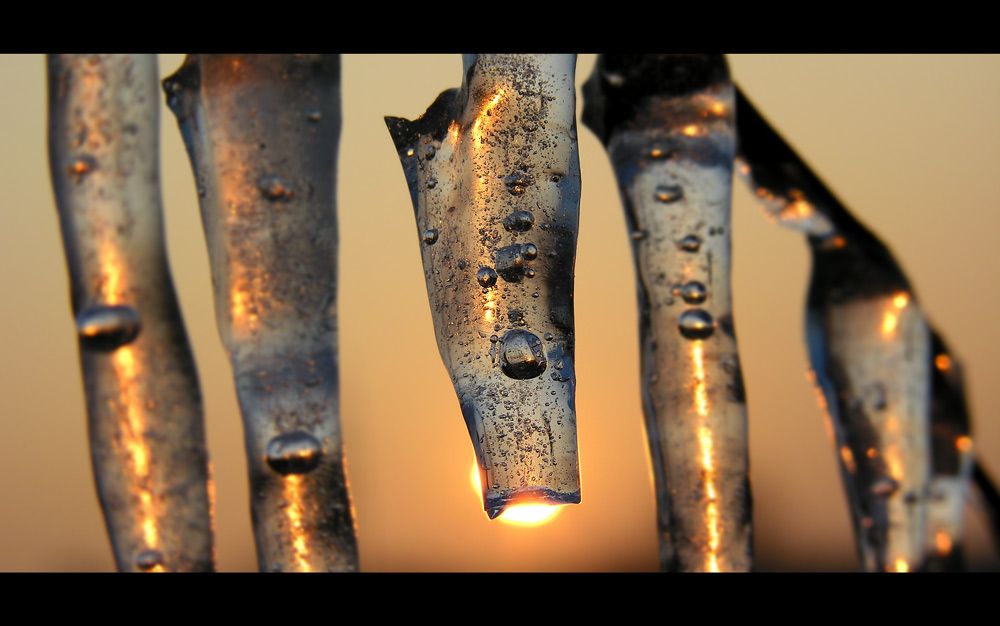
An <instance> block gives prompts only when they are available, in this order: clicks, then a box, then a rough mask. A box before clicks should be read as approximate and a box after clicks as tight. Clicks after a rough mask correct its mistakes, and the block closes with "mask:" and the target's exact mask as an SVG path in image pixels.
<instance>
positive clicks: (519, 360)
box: [500, 329, 547, 380]
mask: <svg viewBox="0 0 1000 626" xmlns="http://www.w3.org/2000/svg"><path fill="white" fill-rule="evenodd" d="M500 341H501V345H502V348H501V351H500V368H501V369H502V370H503V373H504V374H506V375H507V376H509V377H510V378H513V379H515V380H525V379H528V378H535V377H536V376H541V375H542V372H544V371H545V367H546V365H547V362H546V359H545V351H544V350H543V349H542V340H541V339H539V338H538V336H537V335H535V334H533V333H530V332H528V331H526V330H520V329H515V330H511V331H507V333H506V334H505V335H504V336H503V339H501V340H500Z"/></svg>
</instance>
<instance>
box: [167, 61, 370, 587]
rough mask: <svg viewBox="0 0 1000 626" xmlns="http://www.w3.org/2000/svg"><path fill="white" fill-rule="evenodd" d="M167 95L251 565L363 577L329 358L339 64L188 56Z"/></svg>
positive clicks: (335, 375) (333, 348) (333, 339)
mask: <svg viewBox="0 0 1000 626" xmlns="http://www.w3.org/2000/svg"><path fill="white" fill-rule="evenodd" d="M163 87H164V90H165V91H166V93H167V101H168V104H169V105H170V108H171V110H173V112H174V114H175V115H176V116H177V120H178V123H179V125H180V129H181V134H182V135H183V136H184V141H185V144H186V146H187V150H188V155H189V157H190V158H191V164H192V168H193V169H194V173H195V177H196V179H197V180H199V181H202V184H201V187H202V189H204V194H199V195H200V196H201V198H200V202H201V214H202V221H203V223H204V227H205V238H206V240H207V242H208V252H209V257H210V259H211V264H212V282H213V285H214V287H215V312H216V320H217V323H218V327H219V333H220V335H221V336H222V341H223V344H224V345H225V347H226V349H227V350H228V351H229V355H230V360H231V363H232V367H233V373H234V375H235V378H236V391H237V394H238V396H239V402H240V410H241V412H242V413H243V423H244V429H245V433H246V447H247V456H248V458H249V463H248V465H249V471H250V485H251V494H252V508H253V520H254V531H255V534H256V538H257V558H258V562H259V564H260V568H261V569H262V570H266V571H353V570H356V569H357V567H358V554H357V542H356V539H355V536H354V522H353V513H352V511H351V502H350V497H349V494H348V489H347V479H346V476H345V473H344V462H343V452H342V444H341V436H340V419H339V400H340V397H339V371H338V362H337V308H336V293H337V265H336V261H337V221H336V213H335V205H334V200H335V193H336V179H335V172H336V156H337V142H338V140H339V137H340V59H339V57H337V56H327V55H237V54H224V55H198V56H195V55H191V56H188V58H187V59H186V60H185V62H184V65H183V66H182V67H181V69H180V70H178V71H177V73H175V74H174V75H173V76H171V77H169V78H167V79H166V80H165V81H164V82H163Z"/></svg>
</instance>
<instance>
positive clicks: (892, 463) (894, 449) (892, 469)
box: [885, 445, 903, 480]
mask: <svg viewBox="0 0 1000 626" xmlns="http://www.w3.org/2000/svg"><path fill="white" fill-rule="evenodd" d="M885 463H886V465H888V466H889V475H890V476H892V477H893V478H895V479H896V480H903V462H902V460H901V459H900V455H899V447H898V446H895V445H889V446H886V447H885Z"/></svg>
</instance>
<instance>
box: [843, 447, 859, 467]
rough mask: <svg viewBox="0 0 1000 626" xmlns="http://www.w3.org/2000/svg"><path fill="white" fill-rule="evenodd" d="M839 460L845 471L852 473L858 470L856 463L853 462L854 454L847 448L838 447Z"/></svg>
mask: <svg viewBox="0 0 1000 626" xmlns="http://www.w3.org/2000/svg"><path fill="white" fill-rule="evenodd" d="M840 458H841V459H842V460H843V461H844V467H846V468H847V471H848V472H850V473H852V474H853V473H854V472H856V471H857V469H858V465H857V463H855V462H854V453H853V452H851V449H850V448H848V447H847V446H840Z"/></svg>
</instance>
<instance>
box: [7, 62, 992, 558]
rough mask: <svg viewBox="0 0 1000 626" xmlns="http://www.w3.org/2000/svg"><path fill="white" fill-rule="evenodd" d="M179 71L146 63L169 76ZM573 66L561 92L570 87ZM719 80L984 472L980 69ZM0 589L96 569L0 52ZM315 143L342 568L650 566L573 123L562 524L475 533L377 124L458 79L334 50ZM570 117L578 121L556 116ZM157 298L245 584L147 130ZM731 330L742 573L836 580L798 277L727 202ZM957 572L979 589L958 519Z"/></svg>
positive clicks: (453, 408)
mask: <svg viewBox="0 0 1000 626" xmlns="http://www.w3.org/2000/svg"><path fill="white" fill-rule="evenodd" d="M181 61H182V56H181V55H163V56H161V57H160V74H161V77H162V76H166V75H168V74H170V73H172V72H173V71H174V70H175V69H176V68H177V67H178V66H179V65H180V63H181ZM593 64H594V57H593V55H582V56H581V57H580V59H579V63H578V73H577V84H578V85H580V84H582V82H583V81H584V80H585V79H586V78H587V77H588V76H589V75H590V72H591V69H592V67H593ZM730 66H731V70H732V73H733V76H734V78H735V79H736V80H737V81H738V82H739V83H740V84H741V85H742V86H743V88H744V89H745V91H746V93H747V94H748V96H749V97H750V98H751V99H752V100H753V101H754V102H755V103H756V105H757V106H758V107H759V108H760V110H761V111H762V112H763V113H764V114H765V115H766V116H767V117H768V118H769V119H770V120H771V121H772V122H773V123H774V124H775V125H776V127H777V128H779V130H780V131H781V132H782V134H784V135H785V137H786V138H787V139H789V140H790V142H791V143H792V144H793V145H794V146H795V147H796V148H797V149H798V150H799V151H800V153H801V154H802V155H803V156H804V157H805V158H806V159H807V160H808V161H809V162H810V163H811V164H812V165H813V167H814V168H815V169H816V170H817V172H819V173H820V175H821V176H822V177H823V179H824V180H826V181H827V182H828V183H829V184H830V185H831V186H832V187H833V189H834V190H835V191H836V192H837V194H839V196H840V197H841V199H842V200H843V201H844V202H845V203H846V204H847V205H848V206H849V207H851V208H852V210H853V211H854V213H855V214H856V215H857V216H858V217H859V218H860V219H861V220H862V221H864V222H865V223H866V224H867V225H868V226H869V227H870V228H871V229H872V230H873V231H874V232H875V233H876V234H877V235H878V236H880V237H881V238H882V239H883V241H885V242H886V243H887V244H888V245H889V246H890V247H891V249H892V250H893V252H894V253H895V255H896V258H897V259H898V260H899V261H900V263H901V264H902V265H903V267H904V268H905V270H906V272H907V275H908V276H909V278H910V280H911V282H912V284H913V285H914V288H915V289H916V292H917V295H918V297H919V299H920V303H921V304H922V306H923V307H924V310H925V311H926V313H927V314H928V315H929V317H930V319H931V320H932V323H933V324H935V325H936V326H937V328H938V329H940V330H941V332H942V333H943V335H944V337H945V338H946V340H947V341H948V342H949V343H950V345H951V347H952V349H953V350H954V352H955V353H956V354H957V356H958V357H959V358H960V359H961V360H962V361H963V363H964V365H965V368H966V378H967V381H966V382H967V385H968V393H969V400H970V408H971V410H972V414H973V419H974V420H975V427H976V430H975V432H974V435H975V438H974V439H975V445H976V450H977V454H979V455H980V456H981V457H982V458H984V459H985V463H986V465H987V467H988V468H989V469H990V470H991V471H992V472H993V473H994V475H995V476H998V477H1000V423H998V421H997V419H996V415H995V409H990V407H996V406H998V405H1000V385H998V384H996V379H994V378H993V376H994V375H995V374H996V366H995V358H996V355H997V353H998V352H1000V330H998V329H1000V325H998V324H997V317H998V315H997V311H998V310H1000V290H998V289H997V286H998V261H1000V242H997V241H996V233H997V232H998V226H1000V215H998V211H997V208H998V207H997V198H998V197H1000V176H998V175H997V169H998V166H1000V117H998V112H1000V57H996V56H992V57H967V56H946V57H939V56H905V57H896V56H875V57H871V56H846V57H844V56H820V57H806V56H762V57H758V56H742V55H737V56H732V57H730ZM0 76H3V78H4V80H3V84H4V85H5V86H6V87H5V88H4V89H3V90H2V93H0V120H2V121H0V133H2V135H0V139H2V144H0V145H2V146H3V150H2V151H0V188H2V189H3V198H4V204H5V206H4V208H3V210H2V212H0V220H2V221H0V268H2V271H0V281H2V283H0V294H2V296H0V319H2V320H3V324H2V331H0V332H2V335H0V337H2V346H3V348H2V352H0V367H2V371H0V393H2V394H3V398H4V399H5V410H4V412H3V416H2V419H0V442H2V444H3V449H4V453H3V454H2V455H0V503H2V504H0V570H4V571H11V570H14V571H26V570H31V571H33V570H101V571H110V570H112V569H113V567H114V565H113V561H112V557H111V551H110V548H109V545H108V541H107V538H106V536H105V530H104V523H103V519H102V517H101V513H100V509H99V507H98V503H97V498H96V495H95V492H94V487H93V482H92V478H91V471H90V461H89V454H88V451H87V444H86V429H85V420H86V417H85V412H84V400H83V388H82V382H81V376H80V372H79V361H78V357H77V342H76V337H75V332H74V327H73V321H72V317H71V313H70V307H69V286H68V279H67V273H66V268H65V261H64V257H63V252H62V244H61V241H60V237H59V229H58V223H57V219H56V210H55V205H54V201H53V197H52V191H51V187H50V182H49V173H48V160H47V158H48V157H47V154H46V139H45V137H46V107H47V104H46V103H47V100H46V82H45V64H44V60H43V58H42V57H41V56H37V55H36V56H3V57H0ZM343 77H344V78H343V94H344V101H343V102H344V130H343V135H342V140H341V146H340V166H339V167H340V174H339V175H340V187H339V214H340V228H341V231H340V232H341V234H340V260H341V266H340V267H341V283H340V294H339V309H340V314H341V318H340V331H341V340H340V345H341V365H342V369H341V376H342V381H341V384H342V389H343V397H342V420H343V428H344V436H345V440H346V446H347V456H348V462H349V466H348V471H349V474H350V480H351V487H352V491H353V498H354V502H355V505H356V509H357V523H358V529H359V542H360V547H361V565H362V568H363V569H365V570H367V571H440V570H446V571H454V570H470V571H507V570H545V571H568V570H571V571H579V570H604V571H620V570H621V571H636V570H647V571H651V570H655V569H656V568H657V544H656V533H655V526H654V503H653V495H652V485H651V482H650V474H649V469H648V460H647V452H646V444H645V437H644V433H643V428H642V413H641V407H640V403H639V382H638V381H639V357H638V341H637V338H638V330H637V321H636V304H635V287H634V282H633V280H634V279H633V270H632V260H631V253H630V250H629V247H628V243H629V239H628V237H627V235H626V230H625V222H624V218H623V213H622V210H621V206H620V204H619V200H618V192H617V186H616V184H615V181H614V176H613V174H612V171H611V168H610V165H609V163H608V161H607V158H606V156H605V153H604V150H603V148H602V147H601V145H600V143H599V142H598V141H597V140H596V139H595V137H594V136H593V135H592V134H591V133H590V131H589V130H586V129H585V128H583V127H582V126H581V129H580V133H579V138H580V139H579V142H580V161H581V166H582V170H583V201H582V207H581V223H580V229H581V230H580V242H579V253H578V256H577V265H576V274H577V280H576V296H575V297H576V324H577V373H578V388H577V393H578V395H577V416H578V422H579V438H580V451H581V452H580V455H581V468H582V483H583V491H582V494H583V502H582V504H580V505H577V506H570V507H565V508H564V509H563V510H562V511H561V512H560V513H559V515H558V516H557V517H556V518H555V519H554V520H553V521H551V522H550V523H548V524H546V525H544V526H541V527H533V528H524V527H518V526H512V525H508V524H503V523H500V522H498V521H494V522H490V521H489V520H487V518H486V515H485V514H484V513H483V511H482V506H481V500H480V497H479V496H478V495H477V494H476V493H475V492H474V491H473V488H472V486H471V484H470V470H471V466H472V463H473V452H472V447H471V445H470V443H469V441H468V435H467V433H466V429H465V425H464V423H463V422H462V418H461V414H460V411H459V407H458V403H457V401H456V398H455V396H454V392H453V390H452V388H451V384H450V382H449V379H448V376H447V374H446V373H445V370H444V366H443V365H442V364H441V361H440V358H439V356H438V352H437V348H436V344H435V340H434V331H433V327H432V324H431V315H430V308H429V306H428V304H427V296H426V291H425V286H424V280H423V275H422V270H421V264H420V255H419V247H418V235H417V232H416V228H415V225H414V220H413V213H412V208H411V204H410V200H409V197H408V193H407V190H406V185H405V182H404V180H403V175H402V170H401V168H400V165H399V161H398V158H397V157H396V153H395V150H394V149H393V146H392V142H391V140H390V138H389V133H388V132H387V131H386V129H385V126H384V124H383V122H382V116H383V115H397V116H404V117H408V118H410V119H413V118H416V117H417V116H419V115H420V114H421V113H423V111H424V110H425V108H426V107H427V106H428V105H429V104H430V103H431V102H432V101H433V99H434V98H435V97H436V96H437V94H438V93H439V92H441V91H443V90H444V89H447V88H450V87H455V86H458V85H459V84H460V82H461V61H460V58H459V56H458V55H435V56H417V55H413V56H407V55H402V56H389V55H386V56H375V55H369V56H345V57H344V59H343ZM581 106H582V103H579V102H578V110H579V109H580V107H581ZM161 127H162V140H161V141H162V168H163V176H162V180H163V194H164V202H165V207H166V228H167V238H168V244H169V252H170V260H171V262H172V268H173V274H174V281H175V285H176V288H177V291H178V293H179V296H180V300H181V305H182V307H183V312H184V317H185V321H186V324H187V329H188V333H189V336H190V339H191V343H192V344H193V347H194V352H195V357H196V359H197V363H198V371H199V374H200V377H201V385H202V392H203V395H204V399H205V416H206V420H207V429H208V442H209V447H210V454H211V460H212V462H213V465H214V469H215V477H216V487H217V494H218V495H217V500H216V502H217V508H216V529H217V539H216V541H217V546H218V567H219V569H220V570H224V571H233V570H237V571H245V570H254V569H255V568H256V557H255V555H254V547H253V538H252V534H251V528H250V516H249V501H248V489H247V483H246V464H245V460H244V458H243V437H242V426H241V424H240V416H239V411H238V409H237V405H236V396H235V393H234V390H233V382H232V378H231V374H230V370H229V364H228V359H227V357H226V355H225V353H224V352H223V350H222V346H221V343H220V341H219V338H218V334H217V331H216V328H215V315H214V312H213V304H212V288H211V279H210V276H209V269H208V255H207V252H206V249H205V243H204V238H203V235H202V230H201V223H200V218H199V215H198V207H197V198H196V195H195V186H194V182H193V179H192V176H191V171H190V166H189V164H188V160H187V156H186V154H185V153H184V149H183V145H182V143H181V140H180V135H179V133H178V131H177V126H176V123H175V121H174V118H173V116H172V115H171V114H170V113H169V112H168V111H166V109H165V107H164V108H163V109H162V110H161ZM733 196H734V207H733V222H734V223H733V230H734V231H735V235H734V276H735V279H734V280H735V286H734V290H735V294H734V311H735V320H736V326H737V330H738V337H739V345H740V352H741V360H742V362H743V374H744V376H745V382H746V387H747V396H748V401H749V416H750V443H751V456H750V461H751V471H752V479H753V490H754V491H753V495H754V501H755V502H754V524H755V531H756V539H755V544H756V552H757V564H758V568H759V569H762V570H775V569H779V570H787V569H793V570H851V569H853V568H854V551H853V540H852V538H851V531H850V527H849V522H848V514H847V511H846V508H845V503H844V498H843V494H842V488H841V486H840V483H839V477H838V474H837V470H836V466H835V463H834V453H833V450H832V448H831V446H830V445H829V443H828V442H827V440H826V435H825V433H824V429H823V424H822V418H821V414H820V411H819V409H818V408H817V405H816V401H815V398H814V395H813V390H812V389H811V388H810V386H809V384H808V383H807V382H806V378H805V375H804V374H805V371H806V362H807V360H806V352H805V345H804V342H803V340H802V335H803V321H802V317H803V304H804V298H805V289H806V284H807V280H808V275H809V259H808V256H807V250H806V245H805V242H804V240H803V238H802V237H801V236H800V235H799V234H797V233H795V232H793V231H790V230H785V229H782V228H780V227H778V226H775V225H772V224H771V223H770V222H768V221H767V220H766V219H764V217H763V216H762V214H761V212H760V210H759V209H757V208H756V207H755V206H754V202H753V201H752V199H751V197H750V194H749V192H747V191H746V190H745V189H744V188H743V187H742V186H741V185H737V186H736V187H735V190H734V194H733ZM967 513H968V520H967V523H966V527H967V536H968V544H969V545H968V547H967V550H968V553H969V554H970V556H971V559H972V562H973V565H974V566H975V567H976V568H977V569H984V568H989V569H1000V565H998V562H997V560H996V559H995V558H994V557H993V552H992V548H991V545H990V543H989V540H988V536H987V534H986V530H985V528H986V526H985V523H984V521H983V519H982V517H981V515H980V514H979V513H978V512H976V510H975V509H974V508H973V507H971V506H970V507H967Z"/></svg>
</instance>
